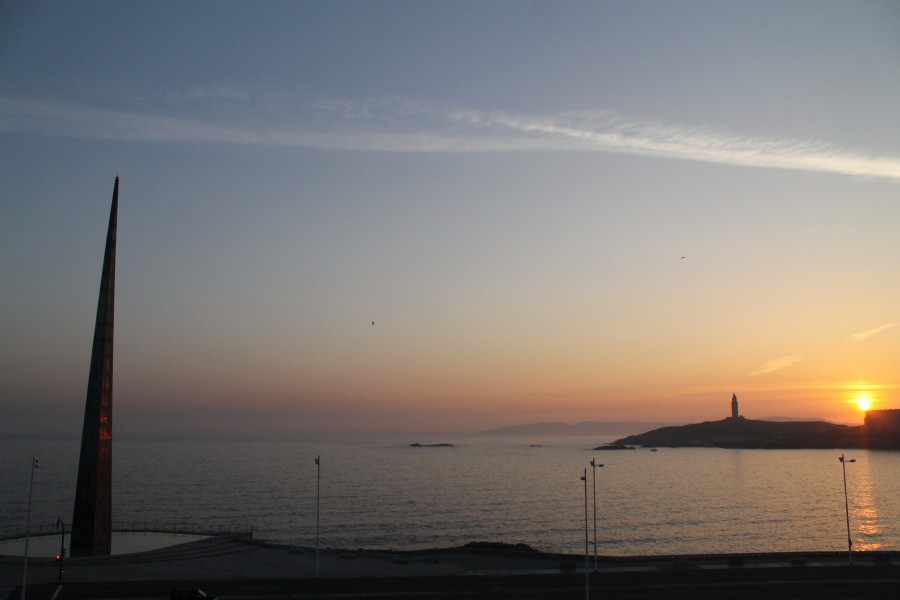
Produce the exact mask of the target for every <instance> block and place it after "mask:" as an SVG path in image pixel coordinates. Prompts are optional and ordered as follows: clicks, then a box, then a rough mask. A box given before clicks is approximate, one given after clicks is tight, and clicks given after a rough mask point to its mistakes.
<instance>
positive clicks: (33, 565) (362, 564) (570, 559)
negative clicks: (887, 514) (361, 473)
mask: <svg viewBox="0 0 900 600" xmlns="http://www.w3.org/2000/svg"><path fill="white" fill-rule="evenodd" d="M316 564H317V561H316V554H315V551H314V550H311V549H299V548H293V547H288V546H280V545H272V544H263V543H258V542H253V541H234V540H231V539H229V538H211V539H206V540H202V541H197V542H192V543H189V544H183V545H180V546H173V547H170V548H165V549H161V550H155V551H152V552H145V553H139V554H129V555H121V556H112V557H106V558H76V559H68V560H67V561H66V564H65V571H64V574H63V582H64V585H63V586H62V588H61V589H60V588H59V586H58V585H57V580H58V565H57V563H56V562H55V561H54V560H52V559H51V560H48V559H43V558H42V559H29V569H28V584H29V585H28V591H27V598H28V599H33V600H44V599H51V598H56V600H67V599H74V598H160V599H162V598H167V597H168V593H169V591H170V590H171V589H172V588H174V587H182V586H189V587H193V586H196V587H201V588H203V589H205V590H206V591H208V592H210V593H212V594H215V595H217V596H219V597H221V598H367V597H375V596H377V597H383V598H392V597H401V596H402V597H403V598H420V597H421V598H444V599H447V598H469V599H471V598H584V597H585V595H586V593H585V584H586V583H589V585H590V587H591V588H592V589H593V590H594V596H595V597H598V598H601V597H602V598H621V599H628V598H644V599H647V598H681V597H684V598H706V597H708V598H716V597H725V596H727V597H729V598H735V597H738V598H739V597H746V598H753V597H762V598H766V597H768V598H835V599H848V600H849V599H855V598H872V599H875V598H897V597H900V557H894V556H892V555H889V554H883V555H881V556H878V557H876V556H871V555H870V556H865V557H862V556H859V557H857V559H856V563H855V566H853V567H848V566H847V556H846V554H844V555H823V556H816V557H807V558H801V557H798V556H796V555H783V556H777V555H773V556H768V557H764V556H758V555H747V556H744V557H743V558H738V557H734V556H731V557H678V558H663V557H659V558H657V559H654V560H627V561H626V560H619V561H602V562H601V564H600V566H599V569H598V572H597V573H592V574H590V580H589V581H586V578H585V574H584V571H583V568H584V557H583V556H564V555H554V554H542V553H538V552H529V551H520V552H516V551H510V550H509V549H503V548H491V547H477V546H476V547H465V548H460V549H448V550H433V551H421V552H401V553H391V552H382V551H377V552H376V551H356V552H347V551H334V550H322V551H321V552H320V555H319V561H318V569H319V577H318V578H316ZM21 582H22V559H21V557H0V599H3V598H7V597H9V598H18V590H17V589H16V588H17V586H19V585H20V584H21ZM753 590H755V591H756V593H762V595H757V596H753V595H747V594H748V593H750V592H752V591H753ZM726 592H727V593H726ZM813 592H815V594H814V595H813ZM722 594H725V596H722Z"/></svg>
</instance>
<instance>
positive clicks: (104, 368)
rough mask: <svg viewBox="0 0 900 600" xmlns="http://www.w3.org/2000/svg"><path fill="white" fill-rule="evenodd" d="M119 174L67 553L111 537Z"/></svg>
mask: <svg viewBox="0 0 900 600" xmlns="http://www.w3.org/2000/svg"><path fill="white" fill-rule="evenodd" d="M118 210H119V178H118V177H116V183H115V187H114V188H113V197H112V208H110V211H109V228H108V230H107V232H106V251H105V253H104V254H103V273H102V275H101V279H100V299H99V300H98V302H97V322H96V324H95V325H94V345H93V348H92V350H91V368H90V372H89V374H88V386H87V399H86V400H85V403H84V428H83V429H82V433H81V458H80V459H79V462H78V484H77V486H76V488H75V513H74V515H73V516H72V538H71V540H72V541H71V544H72V556H105V555H108V554H109V552H110V545H111V541H112V382H113V312H114V311H113V307H114V301H115V292H116V218H117V214H118Z"/></svg>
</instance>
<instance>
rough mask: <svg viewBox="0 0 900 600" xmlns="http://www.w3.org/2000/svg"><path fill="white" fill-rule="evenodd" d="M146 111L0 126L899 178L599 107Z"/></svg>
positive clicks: (219, 95) (40, 109) (848, 160)
mask: <svg viewBox="0 0 900 600" xmlns="http://www.w3.org/2000/svg"><path fill="white" fill-rule="evenodd" d="M226 104H227V109H225V108H223V107H224V106H225V105H226ZM201 105H203V109H201ZM154 110H156V111H157V112H164V114H155V113H153V112H152V111H147V110H144V111H128V110H111V109H104V108H96V107H85V106H81V105H72V104H59V103H48V102H29V101H24V100H21V99H15V98H9V97H5V98H4V97H0V131H7V132H18V133H27V134H37V135H46V136H66V137H76V138H88V139H115V140H123V141H134V142H161V141H171V142H188V143H233V144H257V145H273V146H275V145H277V146H288V147H301V148H311V149H322V150H336V151H368V152H373V151H374V152H513V151H544V152H556V151H568V152H572V151H576V152H608V153H617V154H631V155H640V156H654V157H664V158H673V159H681V160H692V161H701V162H708V163H716V164H725V165H736V166H747V167H764V168H778V169H792V170H803V171H816V172H823V173H834V174H841V175H850V176H857V177H868V178H876V179H886V180H892V181H900V157H893V156H873V155H871V154H868V153H866V152H862V151H858V150H849V149H843V148H839V147H837V146H834V145H829V144H826V143H822V142H816V141H809V140H801V139H788V138H775V137H761V136H748V135H740V134H737V133H733V132H729V131H725V130H722V129H714V128H708V127H690V126H685V125H678V124H670V123H659V122H654V121H652V120H646V119H644V120H642V119H634V118H628V117H625V116H623V115H619V114H616V113H612V112H606V111H594V112H561V113H554V114H549V115H543V116H540V115H537V116H536V115H523V114H515V113H510V112H503V111H483V110H475V109H468V108H461V107H450V106H441V105H433V104H427V103H422V102H417V101H413V100H408V99H396V98H383V99H365V100H342V101H329V102H297V101H291V100H290V99H285V98H276V97H268V98H265V99H262V98H254V97H253V96H252V95H250V94H247V93H245V92H242V91H241V90H234V89H230V88H223V89H210V90H206V89H202V88H197V89H191V90H188V91H186V92H183V93H171V94H167V95H165V96H163V97H161V98H160V102H159V105H158V106H156V107H154ZM173 112H174V113H177V114H175V115H173V114H172V113H173ZM216 115H218V116H216Z"/></svg>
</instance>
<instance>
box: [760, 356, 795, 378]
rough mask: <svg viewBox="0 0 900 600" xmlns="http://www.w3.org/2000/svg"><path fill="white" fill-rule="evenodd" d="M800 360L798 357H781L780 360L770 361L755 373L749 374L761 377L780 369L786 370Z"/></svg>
mask: <svg viewBox="0 0 900 600" xmlns="http://www.w3.org/2000/svg"><path fill="white" fill-rule="evenodd" d="M799 360H800V357H799V356H782V357H781V358H776V359H775V360H770V361H769V362H767V363H765V364H764V365H763V366H761V367H760V368H759V369H757V370H756V371H753V372H752V373H750V375H752V376H756V375H762V374H764V373H771V372H773V371H780V370H781V369H786V368H788V367H790V366H791V365H793V364H794V363H796V362H798V361H799Z"/></svg>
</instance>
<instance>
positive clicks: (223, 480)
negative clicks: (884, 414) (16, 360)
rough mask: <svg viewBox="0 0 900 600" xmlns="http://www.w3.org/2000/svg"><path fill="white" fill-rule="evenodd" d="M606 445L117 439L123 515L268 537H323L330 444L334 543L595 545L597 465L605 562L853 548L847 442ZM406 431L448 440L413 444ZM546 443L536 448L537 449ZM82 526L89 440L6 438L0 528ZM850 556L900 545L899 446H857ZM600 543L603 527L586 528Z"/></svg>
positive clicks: (122, 518)
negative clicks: (587, 541)
mask: <svg viewBox="0 0 900 600" xmlns="http://www.w3.org/2000/svg"><path fill="white" fill-rule="evenodd" d="M605 441H608V440H596V439H591V440H586V439H572V438H569V439H554V440H547V439H540V438H534V439H527V440H524V439H509V438H503V439H497V438H493V439H488V438H483V437H480V436H442V437H437V438H433V437H429V438H421V437H419V438H417V437H414V436H407V437H403V438H375V437H371V438H357V439H346V440H329V441H297V442H247V441H232V442H222V441H136V440H118V441H117V442H116V445H115V448H114V452H113V457H114V466H113V469H114V472H113V478H114V484H113V486H114V487H113V511H114V512H113V520H114V521H115V522H116V524H119V523H123V524H127V525H131V524H134V523H137V524H138V525H140V524H142V523H144V522H149V523H155V524H172V523H179V524H195V525H201V526H208V527H230V526H252V527H253V529H254V532H255V536H256V537H257V538H259V539H263V540H266V541H274V542H284V543H292V544H299V545H309V546H312V545H314V544H315V535H316V475H317V472H316V465H315V462H314V459H315V457H316V456H317V455H321V501H320V510H321V512H320V535H321V544H322V546H323V547H334V548H347V549H355V548H373V549H375V548H378V549H417V548H428V547H444V546H454V545H459V544H464V543H467V542H471V541H499V542H507V543H525V544H529V545H531V546H532V547H535V548H537V549H540V550H544V551H549V552H566V553H573V554H578V553H581V552H583V551H584V527H585V521H584V519H585V497H584V494H585V488H584V482H583V481H582V480H581V476H582V475H583V473H584V469H587V493H588V499H587V506H588V513H589V517H588V520H589V527H590V529H591V530H592V529H593V498H592V492H593V471H592V469H591V467H590V464H589V461H590V459H591V458H592V457H596V459H597V461H598V462H600V463H604V464H605V466H604V467H603V468H598V469H597V470H596V476H597V477H596V482H597V502H596V504H597V515H598V516H597V521H598V533H597V538H598V547H599V553H600V554H602V555H620V556H621V555H646V554H669V553H712V552H764V551H802V550H836V551H840V550H846V548H847V531H846V520H845V512H844V487H843V478H842V474H841V464H840V462H839V461H838V456H839V455H840V454H841V451H839V450H784V451H781V450H722V449H687V448H685V449H665V448H661V449H659V451H657V452H651V451H649V450H646V449H639V450H633V451H615V452H594V451H591V450H590V448H591V447H592V446H596V445H598V444H599V443H601V442H605ZM411 442H421V443H426V444H427V443H440V442H446V443H452V444H455V445H454V447H449V448H448V447H423V448H411V447H409V446H408V444H409V443H411ZM535 443H536V444H540V446H539V447H532V446H531V444H535ZM33 455H34V456H37V457H38V458H39V460H40V468H39V469H38V471H37V472H36V473H35V480H34V497H33V505H32V520H31V522H32V528H33V529H36V528H40V527H43V528H44V529H45V530H50V529H52V528H53V527H54V524H55V523H56V519H57V518H62V519H63V520H64V521H65V522H66V523H68V522H69V521H70V519H71V513H72V505H73V497H74V487H75V479H76V472H77V457H78V442H77V440H75V441H37V442H33V441H2V442H0V534H2V533H4V532H7V531H14V530H16V529H19V530H24V527H25V520H26V509H27V504H28V483H29V466H30V459H31V456H33ZM847 455H848V457H853V458H855V459H856V462H855V463H852V464H848V465H847V487H848V493H849V499H850V525H851V533H852V537H853V540H854V549H856V550H876V549H888V550H898V549H900V500H898V492H897V490H900V453H896V452H876V451H848V452H847ZM590 537H591V538H593V531H591V533H590Z"/></svg>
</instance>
